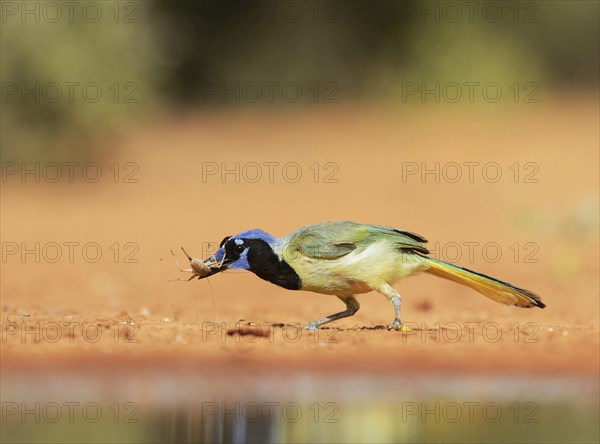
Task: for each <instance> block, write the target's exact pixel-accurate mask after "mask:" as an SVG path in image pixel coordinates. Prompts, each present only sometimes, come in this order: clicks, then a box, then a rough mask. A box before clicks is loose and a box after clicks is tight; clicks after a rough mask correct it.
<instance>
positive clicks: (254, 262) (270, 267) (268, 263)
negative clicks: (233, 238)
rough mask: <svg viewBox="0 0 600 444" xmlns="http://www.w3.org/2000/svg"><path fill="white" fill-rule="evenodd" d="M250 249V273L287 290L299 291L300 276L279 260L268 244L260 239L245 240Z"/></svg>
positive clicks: (300, 284) (300, 285)
mask: <svg viewBox="0 0 600 444" xmlns="http://www.w3.org/2000/svg"><path fill="white" fill-rule="evenodd" d="M244 241H245V242H246V243H247V244H248V245H249V247H250V249H249V251H248V265H250V271H252V272H253V273H254V274H256V275H257V276H258V277H259V278H261V279H264V280H265V281H269V282H271V283H273V284H275V285H279V286H280V287H283V288H286V289H288V290H299V289H300V288H301V287H302V280H301V279H300V276H298V274H297V273H296V272H295V271H294V269H293V268H292V267H290V265H289V264H288V263H287V262H286V261H284V260H279V257H278V256H277V255H276V254H275V252H274V251H273V249H272V248H271V246H270V245H269V244H267V243H266V242H265V241H263V240H261V239H245V240H244Z"/></svg>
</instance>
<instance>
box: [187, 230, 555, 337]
mask: <svg viewBox="0 0 600 444" xmlns="http://www.w3.org/2000/svg"><path fill="white" fill-rule="evenodd" d="M426 242H427V240H426V239H425V238H423V237H422V236H420V235H418V234H415V233H411V232H409V231H403V230H397V229H394V228H388V227H384V226H380V225H367V224H360V223H356V222H349V221H334V222H323V223H319V224H315V225H309V226H306V227H302V228H300V229H298V230H296V231H293V232H292V233H290V234H288V235H287V236H285V237H282V238H276V237H274V236H272V235H270V234H268V233H266V232H264V231H262V230H259V229H252V230H248V231H244V232H242V233H239V234H236V235H235V236H228V237H226V238H225V239H223V241H222V242H221V244H220V246H219V249H218V250H217V251H216V253H215V254H214V255H212V256H211V257H209V258H208V259H207V260H205V261H200V260H198V259H193V258H191V257H189V256H188V259H189V260H190V262H191V264H192V268H191V269H188V270H184V271H188V272H192V273H193V276H192V277H191V278H190V279H192V278H194V277H196V276H198V278H199V279H202V278H205V277H208V276H212V275H214V274H216V273H219V272H221V271H224V270H228V269H242V270H249V271H251V272H253V273H254V274H256V275H257V276H258V277H259V278H261V279H264V280H266V281H269V282H271V283H273V284H275V285H279V286H280V287H283V288H286V289H289V290H305V291H312V292H316V293H322V294H330V295H334V296H337V297H338V298H339V299H340V300H342V302H344V304H346V309H345V310H344V311H341V312H339V313H335V314H332V315H329V316H326V317H324V318H321V319H317V320H315V321H312V322H309V323H308V324H307V325H306V328H307V329H309V330H315V329H318V328H319V327H320V326H321V325H323V324H326V323H328V322H331V321H335V320H338V319H342V318H345V317H348V316H352V315H354V314H355V313H356V312H357V311H358V309H359V308H360V305H359V303H358V301H357V300H356V295H357V294H361V293H367V292H370V291H373V290H375V291H377V292H379V293H381V294H382V295H383V296H385V297H386V298H387V299H388V300H389V301H390V302H391V303H392V304H393V306H394V311H395V317H394V321H393V323H392V324H390V325H388V328H390V329H391V328H392V327H393V328H395V329H397V330H399V329H401V327H402V322H401V320H400V303H401V300H400V295H399V294H398V292H397V291H396V290H395V289H394V288H393V287H392V285H393V284H394V283H395V282H397V281H399V280H401V279H402V278H405V277H407V276H411V275H414V274H417V273H420V272H425V273H429V274H433V275H435V276H438V277H442V278H445V279H449V280H451V281H454V282H456V283H459V284H462V285H466V286H467V287H470V288H472V289H474V290H476V291H478V292H479V293H481V294H483V295H484V296H487V297H488V298H490V299H493V300H494V301H496V302H500V303H501V304H506V305H516V306H517V307H540V308H544V307H545V304H544V303H543V302H542V301H541V299H540V297H539V296H537V295H535V294H534V293H532V292H530V291H528V290H524V289H522V288H518V287H515V286H514V285H511V284H509V283H507V282H504V281H501V280H499V279H496V278H493V277H491V276H487V275H485V274H482V273H478V272H475V271H471V270H468V269H466V268H462V267H459V266H457V265H454V264H451V263H448V262H444V261H441V260H439V259H435V258H432V257H428V256H427V254H429V251H428V250H427V248H425V246H424V244H425V243H426Z"/></svg>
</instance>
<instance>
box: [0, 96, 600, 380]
mask: <svg viewBox="0 0 600 444" xmlns="http://www.w3.org/2000/svg"><path fill="white" fill-rule="evenodd" d="M114 153H118V154H114ZM95 160H96V161H97V162H98V164H99V165H100V166H101V167H102V168H103V170H102V171H103V176H102V178H101V180H99V181H98V182H97V183H89V182H86V181H83V180H80V179H79V180H77V181H76V183H69V181H68V180H66V179H63V180H61V181H59V183H56V184H52V183H47V182H46V183H44V181H42V182H41V183H35V182H34V181H33V180H32V179H31V177H30V178H29V179H28V181H27V183H21V181H20V180H19V179H18V176H11V177H9V178H8V179H7V182H6V183H4V184H3V185H2V241H3V255H4V256H3V259H2V344H1V345H2V368H3V373H4V374H5V375H7V374H10V373H11V372H15V374H16V372H26V371H29V370H31V369H32V368H37V369H38V370H39V369H41V368H43V369H44V371H50V369H52V368H55V369H71V370H74V371H79V370H81V371H83V370H86V369H95V370H102V369H103V368H106V369H108V368H111V367H112V366H114V365H115V363H116V362H119V363H120V364H122V365H125V364H126V365H127V366H129V368H136V367H139V368H144V367H147V366H152V367H153V368H159V369H160V368H162V369H164V370H165V371H168V372H176V371H177V370H180V369H185V368H187V369H197V370H198V371H203V370H204V371H213V372H215V373H219V372H222V371H225V370H227V371H228V372H233V373H234V374H236V373H239V372H247V371H251V370H252V369H255V370H259V369H261V370H262V371H265V372H267V373H268V372H271V371H273V372H279V371H281V370H287V371H292V370H297V371H301V370H303V369H311V370H313V371H316V372H324V373H327V374H334V373H335V372H347V373H353V372H354V373H356V372H361V373H365V374H374V373H379V372H382V373H383V372H385V373H387V372H397V371H398V370H399V369H402V371H404V372H411V371H414V372H424V371H432V372H437V371H440V372H445V373H446V374H450V373H456V374H470V373H482V374H503V375H539V374H544V375H576V376H577V375H581V376H588V377H589V376H594V375H597V374H598V372H599V357H598V353H599V352H598V350H599V345H600V344H599V314H598V313H599V303H598V299H599V298H598V295H599V285H598V269H599V264H598V247H599V246H598V177H599V176H598V110H597V108H596V104H595V103H594V102H593V101H591V100H590V101H589V102H587V101H585V100H577V101H574V100H557V101H554V102H547V103H543V104H537V105H536V104H531V105H530V107H528V106H524V105H519V106H516V105H515V106H514V109H513V108H510V107H508V108H501V109H496V108H493V107H492V106H491V105H488V106H487V107H481V109H477V110H472V109H462V108H445V107H439V108H438V107H435V106H434V107H428V108H425V107H423V108H420V107H414V108H411V109H407V110H404V111H393V110H389V109H388V110H386V109H379V108H369V107H367V106H364V105H361V106H358V105H357V106H355V107H352V108H331V109H330V110H326V109H323V108H320V109H318V110H316V109H315V110H308V111H307V110H289V111H285V110H284V111H282V112H280V113H262V112H261V113H257V112H255V111H253V110H248V111H239V112H219V113H214V114H210V115H209V114H202V113H200V114H196V115H191V116H190V115H188V116H185V117H180V118H173V119H172V120H170V121H167V122H160V124H158V123H157V124H156V125H153V126H149V127H142V128H132V129H130V131H129V132H128V133H127V134H126V135H125V136H124V137H122V138H118V139H116V140H115V141H113V142H111V146H110V149H109V148H107V149H106V150H104V153H103V156H102V157H98V158H97V159H95ZM114 162H119V165H120V167H121V169H122V173H127V172H129V171H133V170H125V169H124V168H125V164H126V162H135V163H136V165H138V166H139V171H137V172H136V173H135V175H134V176H133V178H135V179H138V183H123V178H124V177H123V176H121V177H120V178H119V183H114V172H113V170H111V169H110V166H111V165H112V164H114ZM203 162H216V164H217V165H220V163H221V162H226V163H227V165H228V167H229V168H233V166H234V164H235V162H240V164H241V165H242V166H243V165H246V164H247V163H248V162H257V163H258V164H261V165H262V164H263V163H264V162H279V163H280V164H281V165H283V164H285V163H287V162H296V163H297V164H298V165H299V166H300V168H301V169H302V173H303V175H302V178H301V179H300V180H298V181H297V182H296V183H291V182H290V181H286V180H284V178H283V176H282V174H281V169H279V168H278V169H275V175H274V180H273V183H269V180H268V177H267V176H268V168H267V167H264V168H263V170H262V173H263V177H262V179H261V180H259V181H258V182H256V183H249V182H248V181H247V180H245V178H244V177H241V180H240V183H236V182H235V180H234V176H233V175H229V176H227V177H226V181H225V183H223V181H222V180H221V179H220V178H219V176H218V175H214V176H209V177H207V178H206V180H205V181H203V177H202V168H203V166H202V165H203ZM328 162H333V163H335V166H331V165H326V164H327V163H328ZM407 162H414V163H415V164H410V165H413V166H414V165H417V166H419V168H421V164H422V163H425V165H426V166H427V167H428V168H433V167H434V165H435V163H436V162H440V166H441V167H442V168H443V167H444V166H446V168H451V167H449V166H447V164H448V162H456V163H458V164H459V165H463V170H462V174H463V177H462V178H461V179H460V180H458V181H457V182H456V183H451V180H452V179H453V178H454V174H455V172H454V171H451V170H450V169H446V170H445V173H443V174H445V176H444V175H443V174H442V176H441V177H440V181H439V183H436V181H435V179H434V176H433V175H429V176H426V177H425V179H426V180H425V182H424V181H422V180H421V178H420V176H419V174H416V175H412V176H404V177H403V169H405V168H406V167H407V165H409V164H408V163H407ZM464 162H479V164H480V165H485V164H487V163H488V162H496V163H497V164H498V165H499V166H500V168H501V170H502V177H501V178H500V180H498V181H497V182H495V183H492V181H491V180H485V178H484V177H483V176H482V170H481V167H478V168H477V169H475V175H474V179H473V182H472V183H471V182H470V181H469V180H468V177H467V175H468V169H467V167H466V166H464ZM528 162H532V164H528ZM315 163H317V165H318V168H316V169H317V170H318V171H319V172H320V175H319V177H318V178H317V180H316V181H315V176H314V174H315V167H314V164H315ZM515 163H517V166H516V167H515V166H514V165H515ZM311 168H312V169H311ZM334 168H335V169H334ZM515 169H516V170H518V171H520V175H519V177H518V178H517V180H516V183H515V176H514V174H515ZM65 171H66V170H65ZM441 171H444V170H441ZM490 171H492V170H490ZM490 171H488V172H490ZM331 172H334V176H333V177H330V179H331V178H334V179H336V180H337V183H326V181H325V176H326V174H327V173H331ZM492 172H493V171H492ZM288 173H289V177H291V176H292V173H293V171H292V170H290V171H288ZM528 174H529V176H528ZM254 175H255V171H251V170H248V169H247V170H246V179H247V178H253V177H254ZM490 176H491V173H490ZM526 178H527V181H526ZM530 179H536V180H537V182H533V183H528V181H529V180H530ZM335 219H350V220H356V221H361V222H367V223H377V224H382V225H389V226H394V227H398V228H403V229H407V230H410V231H414V232H417V233H420V234H422V235H423V236H425V237H427V238H428V239H429V241H430V245H431V247H432V249H436V243H437V246H438V248H437V250H438V251H437V254H436V256H438V257H441V258H444V255H446V258H448V257H449V256H452V255H454V254H455V252H456V250H454V252H453V251H452V250H451V249H450V248H451V247H452V246H453V245H454V246H456V245H459V250H458V252H459V253H460V254H461V257H460V259H458V260H457V262H458V263H460V264H462V265H464V266H467V267H468V268H473V269H476V270H479V271H482V272H484V273H487V274H491V275H493V276H497V277H500V278H503V279H506V280H507V281H509V282H512V283H514V284H516V285H520V286H522V287H524V288H528V289H531V290H533V291H535V292H536V293H538V294H539V295H541V296H542V298H543V300H544V302H545V303H546V304H547V308H546V309H545V310H540V309H519V308H515V307H506V306H502V305H500V304H497V303H495V302H493V301H490V300H488V299H486V298H485V297H483V296H480V295H479V294H477V293H475V292H473V291H472V290H469V289H468V288H465V287H461V286H458V285H456V284H453V283H451V282H448V281H443V280H440V279H437V278H435V277H433V276H429V275H422V276H419V277H414V278H410V279H408V280H406V281H404V282H402V283H399V284H397V285H396V288H398V290H399V291H400V293H401V294H402V295H403V320H404V321H405V322H406V323H408V324H409V325H412V326H413V327H414V331H412V332H408V333H402V332H395V331H391V332H388V331H387V330H384V329H373V330H370V329H356V328H354V327H363V326H365V327H373V326H377V325H383V324H386V323H388V322H390V321H391V320H392V318H393V309H392V307H391V306H390V305H389V303H388V302H387V301H386V300H385V299H384V298H383V297H382V296H380V295H378V294H376V293H371V294H366V295H362V296H360V297H359V301H360V302H361V304H362V307H361V310H360V311H359V313H358V314H357V315H356V316H354V317H353V318H350V319H345V320H342V321H340V322H338V323H337V326H334V327H333V328H331V329H327V330H324V331H322V332H319V333H317V334H316V336H315V333H309V332H306V331H303V330H301V329H298V328H297V327H295V325H301V324H304V323H306V322H308V321H311V320H313V319H316V318H318V317H321V316H323V315H326V314H330V313H333V312H336V311H338V310H340V309H341V308H342V304H341V303H340V302H339V301H338V300H337V299H336V298H334V297H329V296H323V295H317V294H312V293H305V292H292V291H287V290H284V289H281V288H278V287H275V286H273V285H271V284H268V283H266V282H263V281H261V280H260V279H258V278H256V277H255V276H254V275H252V274H251V273H247V272H228V273H223V274H220V275H216V276H214V277H212V278H211V279H210V285H209V283H208V281H206V280H204V281H192V282H169V281H168V279H169V278H173V277H178V276H181V275H182V274H181V273H179V272H178V271H177V270H176V269H175V267H174V265H173V261H172V257H171V255H170V252H169V251H170V250H171V249H178V248H179V246H184V247H185V248H186V249H187V251H188V252H190V253H191V254H192V255H194V256H196V257H200V256H203V255H205V254H206V251H203V244H204V243H207V242H217V243H218V242H219V241H220V240H221V239H222V238H223V237H224V236H226V235H231V234H234V233H237V232H240V231H243V230H245V229H248V228H253V227H260V228H263V229H265V230H267V231H269V232H271V233H273V234H275V235H283V234H286V233H287V232H289V231H291V230H293V229H295V228H297V227H299V226H303V225H306V224H310V223H315V222H319V221H324V220H335ZM36 242H39V243H40V259H39V262H36V258H35V256H34V255H32V254H30V255H27V256H26V257H25V260H23V259H22V257H21V251H20V250H21V249H22V247H23V245H22V243H25V246H26V247H27V248H30V249H31V248H34V246H35V243H36ZM52 242H56V243H58V244H59V245H61V249H62V256H61V258H60V259H59V260H58V261H57V262H56V263H50V262H49V261H48V258H50V257H53V256H54V252H53V251H52V250H51V247H50V246H48V245H49V243H52ZM65 242H78V243H79V245H76V246H74V247H73V248H74V250H73V251H74V253H73V261H72V262H71V261H70V260H69V257H68V252H69V250H68V247H67V246H65V244H64V243H65ZM88 242H96V243H97V244H98V245H99V246H100V248H101V250H102V257H101V258H100V259H99V260H98V261H97V262H95V263H92V262H91V261H90V260H89V258H88V260H86V259H85V258H84V257H83V253H82V250H81V246H82V245H84V244H86V243H88ZM129 242H132V243H134V244H135V245H134V246H131V245H129V244H127V245H126V243H129ZM471 242H475V243H477V244H473V245H474V247H473V248H474V250H473V257H472V258H469V257H468V253H469V249H468V245H470V244H469V243H471ZM9 243H10V245H9ZM12 243H15V244H12ZM115 243H118V245H117V246H115ZM490 243H495V244H493V245H498V246H499V248H500V251H501V253H502V255H501V257H499V258H498V260H492V259H493V257H494V256H495V255H494V252H495V251H496V250H495V249H492V250H486V254H487V256H485V255H484V252H483V246H486V245H488V244H490ZM14 245H17V246H18V248H19V251H18V252H17V253H16V254H9V252H8V251H7V250H6V249H7V248H11V246H14ZM44 248H46V250H44ZM444 248H446V250H444ZM115 250H116V251H118V252H119V257H118V258H117V260H116V261H115V257H114V255H115ZM90 251H91V253H90ZM90 251H88V253H90V256H93V250H90ZM128 253H132V256H130V257H129V259H136V260H137V261H138V262H137V263H135V262H134V263H125V258H126V255H127V254H128ZM515 255H517V256H515ZM178 256H179V258H180V260H181V259H183V256H182V254H181V253H180V252H179V254H178ZM213 304H214V308H213ZM238 320H244V321H242V322H253V323H256V324H258V325H260V327H261V329H260V333H261V334H265V335H267V336H258V337H257V336H252V335H250V336H239V335H235V334H234V335H228V334H227V330H228V329H231V328H234V327H235V325H234V324H235V323H236V322H237V321H238ZM222 323H224V324H222ZM272 323H275V324H277V325H275V326H270V325H271V324H272ZM279 324H286V326H284V327H282V326H281V325H279ZM223 325H224V327H223ZM98 335H99V337H98V340H97V341H96V339H95V338H96V336H98ZM94 341H96V342H94Z"/></svg>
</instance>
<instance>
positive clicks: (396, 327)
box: [387, 319, 412, 331]
mask: <svg viewBox="0 0 600 444" xmlns="http://www.w3.org/2000/svg"><path fill="white" fill-rule="evenodd" d="M392 328H393V329H394V330H396V331H412V329H411V328H410V327H403V326H402V322H400V319H394V322H393V323H392V324H388V325H387V329H388V330H391V329H392Z"/></svg>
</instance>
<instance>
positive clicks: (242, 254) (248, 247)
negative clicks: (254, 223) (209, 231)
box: [204, 229, 301, 290]
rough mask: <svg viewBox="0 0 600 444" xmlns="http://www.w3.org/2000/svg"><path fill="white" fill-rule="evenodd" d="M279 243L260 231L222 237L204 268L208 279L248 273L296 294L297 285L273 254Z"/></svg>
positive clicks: (287, 269)
mask: <svg viewBox="0 0 600 444" xmlns="http://www.w3.org/2000/svg"><path fill="white" fill-rule="evenodd" d="M279 241H280V240H279V239H278V238H276V237H274V236H272V235H270V234H269V233H266V232H265V231H263V230H260V229H252V230H247V231H244V232H242V233H239V234H236V235H234V236H228V237H225V238H224V239H223V240H222V241H221V244H220V245H219V249H218V250H217V251H216V252H215V254H213V255H212V256H211V257H210V258H208V259H207V260H206V261H204V264H205V265H206V266H208V267H209V268H210V269H211V273H210V275H213V274H215V273H218V272H221V271H225V270H248V271H251V272H253V273H254V274H256V275H257V276H258V277H259V278H261V279H264V280H266V281H269V282H272V283H274V284H276V285H279V286H281V287H284V288H287V289H290V290H297V289H299V288H300V287H301V281H300V278H299V276H298V275H297V274H296V272H295V271H294V270H293V269H292V268H291V267H290V266H289V265H288V264H287V262H285V261H284V260H283V259H282V258H281V255H280V253H278V252H277V250H278V248H277V246H278V243H279Z"/></svg>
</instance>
